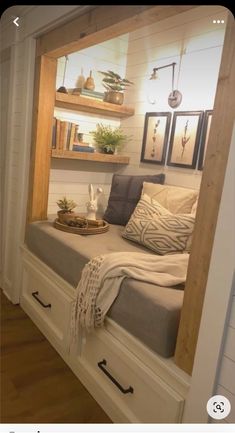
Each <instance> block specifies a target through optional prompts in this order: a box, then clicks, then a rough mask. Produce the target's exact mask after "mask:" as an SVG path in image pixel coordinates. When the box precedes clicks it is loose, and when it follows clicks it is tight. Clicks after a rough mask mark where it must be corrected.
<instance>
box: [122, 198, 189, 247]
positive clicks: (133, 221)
mask: <svg viewBox="0 0 235 433" xmlns="http://www.w3.org/2000/svg"><path fill="white" fill-rule="evenodd" d="M194 222H195V217H194V216H193V215H190V214H176V215H174V214H172V213H171V212H169V211H167V210H166V209H165V208H164V207H163V206H161V205H160V204H159V203H157V201H156V200H153V199H151V198H150V197H148V196H147V195H146V194H144V195H143V196H142V198H141V199H140V201H139V203H138V204H137V206H136V209H135V211H134V212H133V214H132V216H131V218H130V220H129V222H128V223H127V225H126V227H125V229H124V231H123V233H122V236H123V237H124V238H126V239H130V240H132V241H134V242H137V243H139V244H141V245H144V246H145V247H147V248H149V249H151V250H152V251H155V252H156V253H157V254H159V255H164V254H173V253H177V252H189V251H190V248H191V242H192V235H193V229H194Z"/></svg>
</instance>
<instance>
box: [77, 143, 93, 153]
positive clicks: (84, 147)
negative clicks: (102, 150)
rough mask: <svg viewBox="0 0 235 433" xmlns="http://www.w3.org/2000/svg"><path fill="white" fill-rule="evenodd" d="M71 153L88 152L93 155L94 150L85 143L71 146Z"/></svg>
mask: <svg viewBox="0 0 235 433" xmlns="http://www.w3.org/2000/svg"><path fill="white" fill-rule="evenodd" d="M73 151H75V152H90V153H94V151H95V149H94V147H91V146H89V144H86V143H83V142H81V143H79V142H78V143H75V144H74V145H73Z"/></svg>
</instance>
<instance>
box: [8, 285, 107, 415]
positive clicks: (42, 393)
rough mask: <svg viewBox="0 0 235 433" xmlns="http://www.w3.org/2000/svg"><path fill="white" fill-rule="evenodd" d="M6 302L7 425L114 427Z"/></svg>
mask: <svg viewBox="0 0 235 433" xmlns="http://www.w3.org/2000/svg"><path fill="white" fill-rule="evenodd" d="M0 297H1V422H2V423H111V420H110V419H109V418H108V416H107V415H106V414H105V412H104V411H103V410H102V409H101V408H100V406H99V405H98V404H97V403H96V401H95V400H94V399H93V398H92V397H91V395H90V394H89V393H88V391H87V390H86V389H85V388H84V386H83V385H82V384H81V382H80V381H79V380H78V379H77V378H76V376H75V375H74V374H73V372H72V371H71V370H70V368H69V367H68V366H67V365H66V363H65V362H64V361H63V360H62V358H61V357H60V356H59V355H58V354H57V352H56V351H55V350H54V349H53V347H52V346H51V345H50V343H49V342H48V341H47V340H46V338H45V337H44V336H43V334H42V333H41V332H40V331H39V329H38V328H37V327H36V326H35V325H34V323H33V322H32V321H31V320H30V319H29V317H28V316H27V315H26V314H25V312H24V311H23V310H22V309H21V308H20V306H19V305H13V304H12V303H11V302H9V301H8V299H7V298H6V297H5V296H4V294H3V293H2V290H0Z"/></svg>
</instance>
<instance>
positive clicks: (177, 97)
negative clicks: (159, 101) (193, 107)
mask: <svg viewBox="0 0 235 433" xmlns="http://www.w3.org/2000/svg"><path fill="white" fill-rule="evenodd" d="M175 65H176V63H175V62H173V63H169V64H168V65H165V66H159V67H158V68H153V72H152V74H151V77H150V79H149V80H150V86H149V95H148V100H149V102H150V103H151V104H155V102H156V97H155V93H156V89H155V83H156V81H155V80H157V79H158V74H157V71H159V69H165V68H169V67H172V91H171V93H170V95H169V96H168V104H169V105H170V107H171V108H177V107H179V105H180V104H181V101H182V94H181V93H180V91H179V90H176V89H174V80H175Z"/></svg>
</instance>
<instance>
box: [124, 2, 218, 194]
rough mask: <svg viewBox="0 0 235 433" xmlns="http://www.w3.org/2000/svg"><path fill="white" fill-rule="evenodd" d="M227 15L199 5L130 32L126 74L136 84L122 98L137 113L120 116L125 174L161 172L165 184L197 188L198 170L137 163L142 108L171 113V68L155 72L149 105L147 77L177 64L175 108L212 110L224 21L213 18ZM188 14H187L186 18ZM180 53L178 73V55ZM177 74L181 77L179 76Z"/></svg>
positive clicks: (141, 128)
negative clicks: (179, 95) (126, 163)
mask: <svg viewBox="0 0 235 433" xmlns="http://www.w3.org/2000/svg"><path fill="white" fill-rule="evenodd" d="M225 15H226V13H225V10H224V8H220V7H214V8H211V7H206V6H205V7H203V14H201V13H200V12H199V11H198V10H197V9H195V10H193V11H191V12H190V13H189V12H186V13H183V14H180V15H179V16H178V19H177V20H175V19H174V18H169V19H167V20H165V21H162V22H160V23H158V24H152V25H150V26H148V27H145V28H142V29H140V30H137V31H135V32H132V33H130V36H129V45H128V54H127V70H126V75H127V77H128V78H129V79H130V80H131V81H133V82H134V83H135V86H133V87H132V90H131V91H130V92H129V94H128V95H127V98H126V102H127V103H129V104H132V105H134V107H135V115H134V116H133V117H130V118H127V119H122V120H121V126H122V127H123V128H124V130H125V132H126V133H127V134H128V135H132V141H131V142H130V143H129V144H128V146H127V148H126V150H127V152H128V155H129V156H130V157H131V163H130V165H129V166H127V167H124V168H123V170H122V172H123V173H130V172H131V173H136V171H138V173H139V174H140V173H155V172H160V171H164V172H165V174H166V183H168V184H174V185H182V186H187V187H192V188H199V186H200V180H201V172H200V171H198V170H189V169H180V168H172V167H167V166H165V167H162V166H160V165H157V164H148V163H140V152H141V147H142V137H143V127H144V119H145V113H146V112H166V111H167V112H169V111H170V112H172V114H173V111H174V110H172V109H171V108H170V107H169V106H168V102H167V99H168V95H169V93H170V92H171V73H172V72H171V71H172V69H171V68H167V69H163V70H160V71H159V80H158V81H157V83H156V88H157V102H156V104H154V105H152V104H150V103H149V102H148V99H147V90H148V82H149V77H150V75H151V72H152V68H153V67H157V66H163V65H166V64H168V63H172V62H176V63H177V65H176V80H175V84H176V87H177V88H178V89H179V90H180V91H181V93H182V94H183V100H182V103H181V105H180V106H179V107H178V109H177V111H187V110H206V109H211V108H213V104H214V97H215V91H216V86H217V79H218V72H219V66H220V60H221V52H222V46H223V40H224V28H225V25H221V24H220V25H219V24H218V25H215V24H213V23H212V20H213V19H215V18H218V17H220V19H222V18H224V17H225ZM189 17H190V18H189ZM182 50H185V52H186V53H185V55H183V57H182V62H181V70H180V75H179V77H178V72H179V64H180V53H181V51H182ZM178 78H179V80H178Z"/></svg>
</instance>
